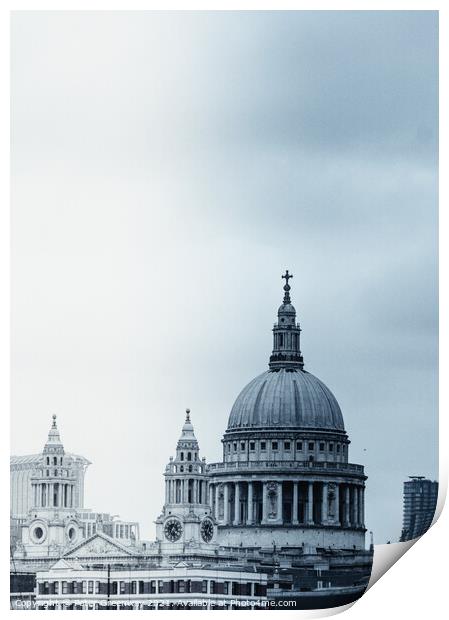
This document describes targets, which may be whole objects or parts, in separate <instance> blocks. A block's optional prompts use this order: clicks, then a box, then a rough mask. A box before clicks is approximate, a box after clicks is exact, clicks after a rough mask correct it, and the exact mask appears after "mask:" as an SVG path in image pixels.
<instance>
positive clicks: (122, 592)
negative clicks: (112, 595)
mask: <svg viewBox="0 0 449 620" xmlns="http://www.w3.org/2000/svg"><path fill="white" fill-rule="evenodd" d="M120 594H125V582H124V581H121V582H120Z"/></svg>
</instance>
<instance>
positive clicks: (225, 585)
mask: <svg viewBox="0 0 449 620" xmlns="http://www.w3.org/2000/svg"><path fill="white" fill-rule="evenodd" d="M223 594H229V581H225V582H224V583H223Z"/></svg>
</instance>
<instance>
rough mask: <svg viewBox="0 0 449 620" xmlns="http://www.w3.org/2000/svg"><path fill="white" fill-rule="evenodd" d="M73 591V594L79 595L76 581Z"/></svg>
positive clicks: (73, 584)
mask: <svg viewBox="0 0 449 620" xmlns="http://www.w3.org/2000/svg"><path fill="white" fill-rule="evenodd" d="M72 590H73V594H78V584H77V583H76V581H74V582H73V583H72Z"/></svg>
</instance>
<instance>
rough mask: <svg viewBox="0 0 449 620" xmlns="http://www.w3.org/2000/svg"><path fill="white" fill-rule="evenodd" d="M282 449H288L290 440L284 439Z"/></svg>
mask: <svg viewBox="0 0 449 620" xmlns="http://www.w3.org/2000/svg"><path fill="white" fill-rule="evenodd" d="M284 450H290V442H289V441H284Z"/></svg>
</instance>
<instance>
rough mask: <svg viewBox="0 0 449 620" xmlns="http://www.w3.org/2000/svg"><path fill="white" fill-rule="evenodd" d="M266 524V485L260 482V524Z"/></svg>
mask: <svg viewBox="0 0 449 620" xmlns="http://www.w3.org/2000/svg"><path fill="white" fill-rule="evenodd" d="M266 522H267V483H266V482H265V481H264V482H262V523H266Z"/></svg>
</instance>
